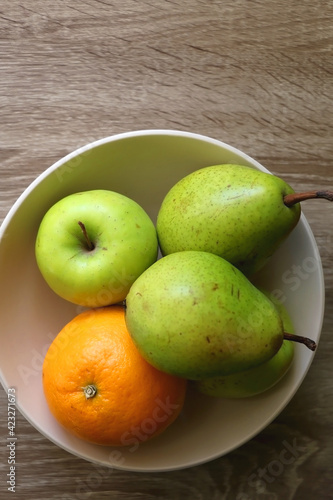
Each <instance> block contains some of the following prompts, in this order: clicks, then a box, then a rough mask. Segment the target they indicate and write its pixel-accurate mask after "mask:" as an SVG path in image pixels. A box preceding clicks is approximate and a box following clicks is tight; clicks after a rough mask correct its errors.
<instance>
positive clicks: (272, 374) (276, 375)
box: [195, 290, 295, 399]
mask: <svg viewBox="0 0 333 500" xmlns="http://www.w3.org/2000/svg"><path fill="white" fill-rule="evenodd" d="M261 291H262V292H263V293H264V294H265V295H266V296H267V297H269V298H270V299H271V300H272V302H273V303H274V304H275V306H276V308H277V310H278V311H279V314H280V316H281V319H282V322H283V327H284V330H285V331H286V332H288V333H295V328H294V325H293V322H292V320H291V317H290V315H289V313H288V311H287V309H286V307H285V306H284V305H283V304H281V303H280V302H279V301H278V300H277V299H276V298H275V297H272V296H271V295H270V293H269V292H268V291H265V290H261ZM294 351H295V348H294V342H290V341H289V340H284V341H283V343H282V346H281V347H280V349H279V350H278V352H277V353H276V354H275V356H273V357H272V358H271V359H269V360H268V361H266V362H265V363H262V364H261V365H258V366H255V367H254V368H250V369H249V370H245V371H244V372H238V373H232V374H231V375H225V376H221V377H210V378H207V379H204V380H199V381H196V382H195V387H196V389H197V390H198V391H199V392H201V393H203V394H206V395H208V396H213V397H219V398H227V399H241V398H249V397H253V396H257V395H258V394H262V393H263V392H266V391H268V390H269V389H271V388H272V387H274V386H275V385H276V384H277V383H278V382H279V381H280V380H281V379H282V378H283V377H284V376H285V375H286V374H287V373H288V371H289V369H290V367H291V365H292V362H293V359H294Z"/></svg>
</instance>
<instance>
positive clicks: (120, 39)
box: [0, 0, 333, 500]
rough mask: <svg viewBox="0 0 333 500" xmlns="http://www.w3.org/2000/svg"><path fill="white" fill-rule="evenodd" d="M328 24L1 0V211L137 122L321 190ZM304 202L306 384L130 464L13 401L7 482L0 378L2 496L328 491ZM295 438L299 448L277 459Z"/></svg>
mask: <svg viewBox="0 0 333 500" xmlns="http://www.w3.org/2000/svg"><path fill="white" fill-rule="evenodd" d="M332 26H333V3H332V2H331V1H329V0H326V1H324V0H317V1H316V2H310V1H308V0H305V1H303V2H299V1H298V0H266V1H264V0H254V1H246V0H224V1H222V0H212V1H209V2H208V1H201V0H182V1H180V0H179V1H173V0H163V1H162V0H157V1H153V0H141V1H135V0H103V1H102V0H69V1H67V2H65V1H64V0H53V1H52V2H51V1H50V0H46V1H45V0H34V2H23V1H20V0H2V1H1V5H0V51H1V52H0V57H1V59H0V64H1V71H0V106H1V122H0V123H1V125H0V159H1V161H0V220H2V219H3V218H4V217H5V215H6V213H7V212H8V210H9V209H10V207H11V206H12V204H13V203H14V202H15V200H16V199H17V197H18V196H19V194H20V193H21V192H22V191H23V190H24V189H25V188H26V187H27V186H28V185H29V183H30V182H31V181H32V180H33V179H34V178H35V177H36V176H37V175H38V174H40V173H41V172H43V171H44V170H45V169H46V168H47V167H48V166H50V165H51V164H52V163H53V162H54V161H56V160H58V159H59V158H61V157H62V156H64V155H65V154H66V153H68V152H70V151H72V150H74V149H76V148H77V147H79V146H81V145H84V144H86V143H87V142H90V141H92V140H95V139H99V138H101V137H105V136H108V135H112V134H115V133H119V132H124V131H129V130H138V129H150V128H174V129H180V130H188V131H192V132H197V133H201V134H205V135H209V136H211V137H214V138H217V139H220V140H222V141H224V142H227V143H229V144H232V145H234V146H235V147H237V148H239V149H241V150H243V151H245V152H246V153H247V154H249V155H250V156H252V157H254V158H256V159H257V160H258V161H260V162H261V163H262V164H264V165H265V166H266V167H267V168H268V169H270V170H271V171H272V172H274V173H276V174H278V175H280V176H281V177H283V178H284V179H285V180H287V181H288V182H289V183H291V184H292V185H293V187H294V188H295V189H296V190H310V189H313V188H314V187H316V186H318V187H329V186H331V188H332V187H333V171H332V158H333V141H332V127H333V102H332V96H333V59H332V48H333V28H332ZM303 210H304V213H305V215H306V217H307V219H308V222H309V223H310V225H311V228H312V230H313V233H314V235H315V237H316V240H317V243H318V246H319V250H320V252H321V256H322V261H323V268H324V273H325V283H326V311H325V318H324V324H323V330H322V337H321V342H320V345H319V347H318V351H317V354H316V357H315V360H314V362H313V364H312V366H311V369H310V371H309V373H308V375H307V377H306V379H305V381H304V383H303V384H302V386H301V388H300V389H299V391H298V392H297V394H296V395H295V397H294V398H293V399H292V401H291V402H290V403H289V405H288V406H287V407H286V408H285V409H284V411H283V412H282V413H281V414H280V415H279V416H278V417H277V418H276V420H275V421H274V422H273V423H272V424H271V425H269V426H268V427H267V428H266V429H265V430H264V431H262V432H261V433H260V434H259V435H258V436H256V437H255V438H254V439H252V440H251V441H250V442H248V443H246V444H244V445H243V446H242V447H240V448H239V449H237V450H235V451H233V452H231V453H230V454H228V455H227V456H225V457H222V458H220V459H217V460H215V461H213V462H211V463H208V464H204V465H201V466H198V467H195V468H192V469H188V470H184V471H175V472H168V473H156V474H141V473H140V474H139V473H138V474H135V473H128V472H122V471H115V470H110V469H104V468H102V467H96V466H93V465H92V464H89V463H87V462H85V461H83V460H81V459H78V458H76V457H74V456H72V455H70V454H68V453H67V452H65V451H64V450H62V449H59V448H57V447H56V446H55V445H53V444H52V443H50V442H49V441H48V440H47V439H45V438H44V437H43V436H42V435H40V434H39V433H38V432H37V431H36V430H35V429H34V428H33V427H32V426H31V425H30V424H29V423H28V422H27V421H26V420H25V419H24V418H23V417H22V416H20V415H19V416H18V417H17V433H18V436H19V443H18V446H17V461H18V467H17V485H16V493H7V490H6V484H5V482H6V480H7V478H6V474H7V472H8V469H7V452H6V447H5V439H6V436H7V419H6V416H7V398H6V395H5V393H4V391H3V390H2V389H1V391H0V412H1V413H0V415H1V418H0V435H1V438H2V440H1V443H0V476H1V477H0V498H12V499H20V500H21V499H34V500H49V499H54V500H60V499H68V500H71V499H86V498H89V499H91V500H102V499H106V498H108V499H113V500H123V499H126V500H141V499H144V500H153V499H154V500H178V499H179V500H187V499H188V500H252V499H254V500H257V499H258V500H277V499H280V498H284V499H285V500H315V499H316V500H317V499H320V500H328V499H332V498H333V492H332V479H331V478H332V475H333V382H332V380H333V367H332V366H333V364H332V359H333V337H332V334H333V225H332V222H333V215H332V214H333V212H332V206H328V205H326V204H325V202H322V201H317V200H314V201H311V202H309V203H304V205H303ZM0 279H1V278H0ZM5 334H6V332H3V331H1V335H3V336H5ZM0 348H1V347H0ZM294 442H295V443H296V444H297V448H296V450H295V451H294V456H295V460H294V461H292V463H290V464H288V465H282V466H281V461H280V466H279V457H280V456H281V455H280V454H281V452H282V451H283V449H284V448H285V446H286V444H285V443H288V444H289V445H292V443H294ZM274 467H275V469H274ZM279 467H280V469H279ZM268 470H271V471H275V472H277V471H278V470H279V473H278V474H277V475H275V476H274V474H273V475H272V474H268V475H267V471H268ZM265 471H266V472H265ZM264 476H265V477H264Z"/></svg>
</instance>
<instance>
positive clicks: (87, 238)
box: [78, 220, 95, 250]
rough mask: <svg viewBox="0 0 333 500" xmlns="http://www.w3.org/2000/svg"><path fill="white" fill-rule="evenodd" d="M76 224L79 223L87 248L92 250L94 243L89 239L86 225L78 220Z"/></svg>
mask: <svg viewBox="0 0 333 500" xmlns="http://www.w3.org/2000/svg"><path fill="white" fill-rule="evenodd" d="M78 224H79V226H80V228H81V229H82V232H83V236H84V239H85V240H86V243H87V247H88V250H94V248H95V245H94V244H93V243H92V241H91V239H90V238H89V236H88V233H87V230H86V226H85V225H84V224H83V222H81V221H80V220H79V221H78Z"/></svg>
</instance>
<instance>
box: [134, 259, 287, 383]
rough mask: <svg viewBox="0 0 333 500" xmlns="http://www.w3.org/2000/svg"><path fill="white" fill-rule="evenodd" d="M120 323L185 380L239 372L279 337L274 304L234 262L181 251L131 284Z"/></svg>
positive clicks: (161, 365) (275, 346)
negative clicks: (124, 322) (124, 316)
mask: <svg viewBox="0 0 333 500" xmlns="http://www.w3.org/2000/svg"><path fill="white" fill-rule="evenodd" d="M126 306H127V307H126V323H127V328H128V330H129V333H130V335H131V336H132V339H133V341H134V343H135V345H136V346H137V348H138V350H139V351H140V352H141V354H142V356H143V357H144V358H145V359H146V360H147V361H148V362H149V363H151V364H152V365H153V366H155V367H156V368H158V369H160V370H162V371H165V372H167V373H171V374H173V375H177V376H180V377H184V378H187V379H192V380H196V379H202V378H205V377H212V376H217V375H225V374H229V373H234V372H237V371H242V370H245V369H248V368H251V367H253V366H256V365H258V364H260V363H263V362H265V361H267V360H268V359H270V358H271V357H272V356H274V355H275V354H276V352H277V351H278V350H279V348H280V347H281V345H282V341H283V326H282V321H281V318H280V315H279V314H278V312H277V309H276V308H275V306H274V305H273V304H272V302H271V301H270V300H269V299H268V298H267V297H266V296H265V295H263V294H262V293H261V292H260V291H259V290H258V289H257V288H255V286H254V285H252V283H251V282H250V281H249V280H248V279H247V278H246V277H245V276H244V275H243V274H242V273H241V272H240V271H239V270H238V269H236V268H235V267H234V266H233V265H232V264H230V263H229V262H227V261H226V260H224V259H222V258H221V257H218V256H216V255H214V254H211V253H207V252H199V251H184V252H179V253H178V252H177V253H173V254H170V255H168V256H166V257H163V258H161V259H160V260H158V261H157V262H155V263H154V264H153V265H152V266H151V267H150V268H148V269H147V270H146V271H145V272H144V273H143V274H141V276H139V278H138V279H137V280H136V281H135V282H134V284H133V285H132V287H131V289H130V291H129V294H128V295H127V298H126Z"/></svg>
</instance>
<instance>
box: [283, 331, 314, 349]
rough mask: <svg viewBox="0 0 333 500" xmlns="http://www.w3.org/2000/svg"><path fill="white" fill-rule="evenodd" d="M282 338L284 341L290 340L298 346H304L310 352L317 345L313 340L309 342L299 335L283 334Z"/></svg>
mask: <svg viewBox="0 0 333 500" xmlns="http://www.w3.org/2000/svg"><path fill="white" fill-rule="evenodd" d="M283 338H284V339H285V340H291V341H292V342H299V343H300V344H304V345H305V346H306V347H307V348H308V349H311V351H315V350H316V348H317V344H316V342H315V341H314V340H311V339H309V338H307V337H302V336H301V335H295V334H293V333H287V332H284V333H283Z"/></svg>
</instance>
